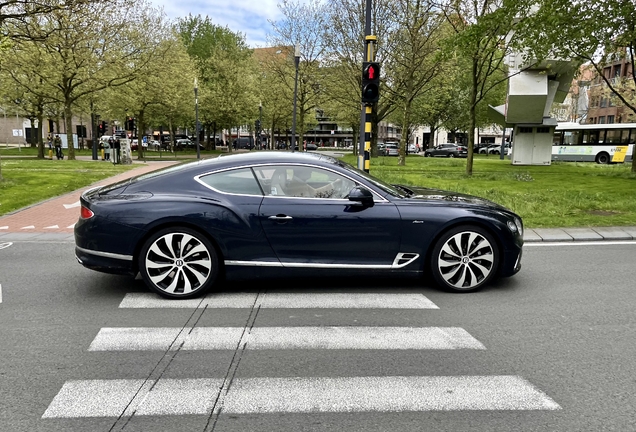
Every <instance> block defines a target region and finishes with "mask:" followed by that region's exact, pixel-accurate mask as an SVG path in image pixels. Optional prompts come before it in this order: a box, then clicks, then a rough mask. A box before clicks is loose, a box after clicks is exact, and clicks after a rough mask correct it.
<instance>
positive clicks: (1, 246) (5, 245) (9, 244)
mask: <svg viewBox="0 0 636 432" xmlns="http://www.w3.org/2000/svg"><path fill="white" fill-rule="evenodd" d="M12 244H13V243H12V242H6V243H0V249H6V248H8V247H9V246H11V245H12Z"/></svg>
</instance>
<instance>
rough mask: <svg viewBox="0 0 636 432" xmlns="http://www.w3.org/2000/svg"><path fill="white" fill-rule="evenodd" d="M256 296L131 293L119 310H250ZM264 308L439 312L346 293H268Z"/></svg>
mask: <svg viewBox="0 0 636 432" xmlns="http://www.w3.org/2000/svg"><path fill="white" fill-rule="evenodd" d="M256 296H257V294H256V293H244V292H236V293H217V294H209V295H207V296H206V297H204V298H203V299H190V300H179V301H175V300H168V299H164V298H161V297H159V296H157V295H155V294H152V293H128V294H126V296H125V297H124V299H123V300H122V302H121V303H120V304H119V307H120V308H132V309H145V308H184V309H192V308H196V307H208V308H250V307H252V306H253V305H254V301H255V300H256ZM260 307H261V309H263V308H265V309H268V308H269V309H272V308H275V309H307V308H327V309H364V308H378V309H439V308H438V307H437V306H436V305H435V303H433V302H432V301H430V300H429V299H428V298H426V297H425V296H423V295H422V294H374V293H364V294H349V293H347V294H345V293H307V294H294V293H291V294H289V293H267V294H265V295H264V299H263V302H262V304H261V306H260Z"/></svg>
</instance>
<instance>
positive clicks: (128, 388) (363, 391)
mask: <svg viewBox="0 0 636 432" xmlns="http://www.w3.org/2000/svg"><path fill="white" fill-rule="evenodd" d="M222 382H223V381H222V380H221V379H162V380H159V381H158V382H157V381H148V382H146V386H145V388H141V386H142V383H143V380H87V381H68V382H66V383H65V384H64V385H63V386H62V388H61V389H60V391H59V392H58V394H57V395H56V396H55V398H54V399H53V401H52V402H51V404H50V405H49V407H48V408H47V410H46V411H45V412H44V414H43V415H42V418H74V417H119V415H120V414H121V413H122V412H123V411H124V409H126V405H127V404H128V403H129V402H130V401H132V400H133V398H134V399H135V400H137V401H138V404H133V405H135V406H130V407H128V409H126V412H125V415H131V414H133V412H134V414H135V415H142V416H143V415H187V414H209V413H210V411H211V410H212V407H213V404H214V400H216V397H217V396H218V393H219V387H220V386H221V385H222ZM140 388H141V391H140ZM142 392H145V393H146V394H142ZM137 393H139V394H137ZM135 395H137V397H135ZM558 409H561V407H560V406H559V404H557V403H556V402H555V401H554V400H552V399H551V398H550V397H548V396H547V395H546V394H545V393H543V392H542V391H540V390H538V389H537V388H535V387H534V386H533V385H532V384H530V383H529V382H528V381H526V380H525V379H523V378H521V377H519V376H507V375H499V376H498V375H495V376H429V377H427V376H422V377H418V376H389V377H373V376H371V377H339V378H303V377H300V378H247V379H241V378H239V379H235V380H234V381H233V382H232V386H231V387H230V388H229V389H228V392H227V395H226V397H225V400H224V404H223V407H222V409H221V415H222V414H259V413H274V412H292V413H316V412H403V411H455V410H471V411H474V410H558Z"/></svg>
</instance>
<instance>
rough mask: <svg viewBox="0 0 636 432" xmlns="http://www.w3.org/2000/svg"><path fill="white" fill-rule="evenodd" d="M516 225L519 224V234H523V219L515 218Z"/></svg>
mask: <svg viewBox="0 0 636 432" xmlns="http://www.w3.org/2000/svg"><path fill="white" fill-rule="evenodd" d="M515 225H517V229H518V230H519V235H523V223H521V219H519V218H515Z"/></svg>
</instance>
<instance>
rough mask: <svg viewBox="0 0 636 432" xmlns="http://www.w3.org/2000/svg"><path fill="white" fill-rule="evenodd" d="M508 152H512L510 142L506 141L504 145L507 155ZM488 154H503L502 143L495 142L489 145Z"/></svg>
mask: <svg viewBox="0 0 636 432" xmlns="http://www.w3.org/2000/svg"><path fill="white" fill-rule="evenodd" d="M508 153H510V144H509V143H506V144H505V145H504V154H505V155H507V154H508ZM488 154H496V155H498V154H501V144H494V145H492V146H490V147H488Z"/></svg>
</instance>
